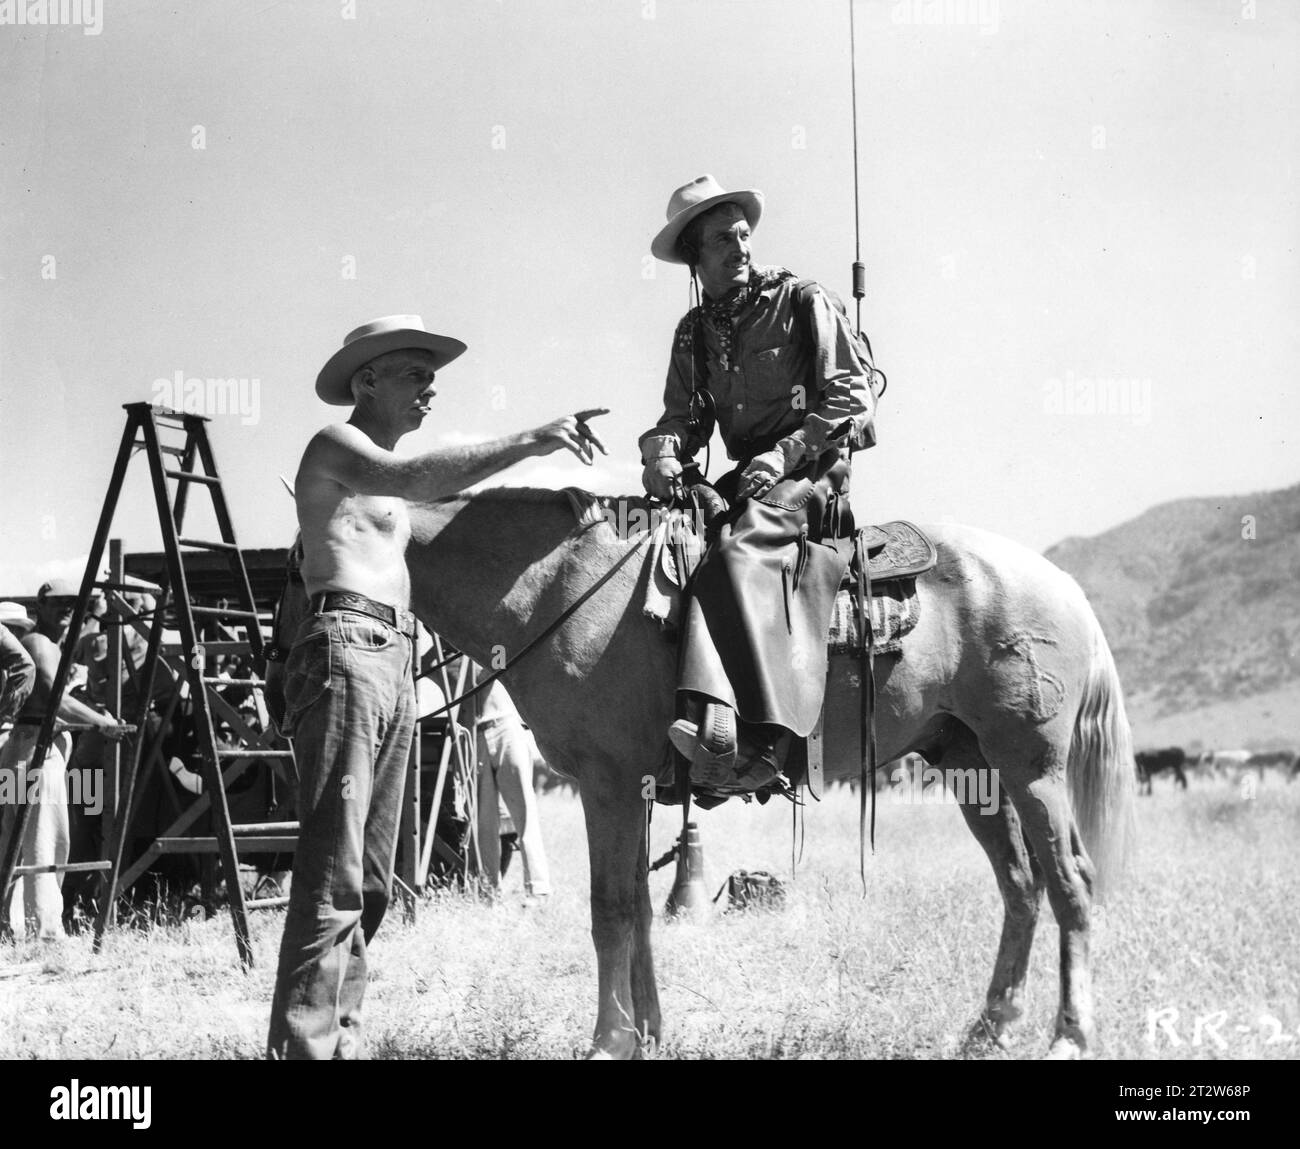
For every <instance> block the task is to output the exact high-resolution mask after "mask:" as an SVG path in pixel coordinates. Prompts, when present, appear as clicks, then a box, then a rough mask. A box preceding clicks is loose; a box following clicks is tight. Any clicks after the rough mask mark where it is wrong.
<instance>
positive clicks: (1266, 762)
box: [1246, 750, 1296, 782]
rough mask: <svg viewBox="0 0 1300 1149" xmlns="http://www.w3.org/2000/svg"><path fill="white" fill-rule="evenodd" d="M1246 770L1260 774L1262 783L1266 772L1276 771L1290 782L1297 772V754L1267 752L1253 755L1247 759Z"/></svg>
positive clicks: (1289, 751) (1281, 751)
mask: <svg viewBox="0 0 1300 1149" xmlns="http://www.w3.org/2000/svg"><path fill="white" fill-rule="evenodd" d="M1246 769H1247V770H1254V771H1256V772H1257V773H1258V774H1259V778H1260V781H1261V782H1262V781H1263V780H1264V771H1265V770H1266V769H1267V770H1276V771H1277V772H1278V773H1279V774H1281V775H1282V776H1283V777H1284V778H1286V779H1288V780H1290V779H1291V778H1293V777H1294V776H1295V772H1296V752H1295V751H1294V750H1265V751H1264V752H1263V753H1260V754H1252V755H1251V756H1250V757H1249V758H1247V759H1246Z"/></svg>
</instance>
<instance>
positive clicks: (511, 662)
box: [425, 531, 653, 718]
mask: <svg viewBox="0 0 1300 1149" xmlns="http://www.w3.org/2000/svg"><path fill="white" fill-rule="evenodd" d="M652 533H653V532H650V531H647V532H646V533H645V534H643V535H642V536H641V537H640V538H639V539H637V541H636V543H635V544H634V545H632V546H631V547H629V548H628V549H627V552H626V553H625V554H624V555H623V557H622V558H620V559H619V560H618V561H617V562H616V563H615V564H614V565H613V566H611V567H610V568H609V570H607V571H606V572H605V573H604V574H603V575H601V576H600V578H598V579H597V580H596V581H595V582H594V583H592V584H591V586H589V587H588V588H587V589H586V590H585V591H583V592H582V594H580V595H579V596H578V597H577V598H576V599H574V600H573V602H571V603H570V604H569V605H568V606H567V607H565V608H564V610H562V611H561V612H560V614H559V616H558V617H557V618H555V619H554V620H553V621H552V622H551V623H550V625H549V626H547V627H546V629H545V630H543V631H541V633H539V634H537V635H534V636H533V637H532V638H530V639H529V640H528V641H527V642H526V643H524V645H523V646H522V647H520V648H519V651H518V652H517V653H516V654H515V655H514V656H513V657H512V658H508V659H506V662H505V665H504V666H502V667H501V668H500V669H499V670H494V671H493V672H492V673H491V674H489V675H488V676H487V677H486V678H483V679H481V680H480V681H479V683H478V685H477V686H475V687H474V688H473V689H472V690H467V691H465V693H464V694H462V695H461V696H460V697H459V698H453V699H452V700H451V701H450V702H448V703H446V704H445V705H443V706H440V707H439V708H438V709H437V710H432V711H430V712H429V713H428V714H426V715H425V717H426V718H432V717H433V716H434V715H436V714H443V713H445V712H447V711H448V710H450V709H451V708H452V707H453V706H459V705H460V704H461V703H462V702H464V701H466V700H467V699H470V698H473V697H474V695H476V694H478V693H479V692H480V691H481V690H483V689H484V688H486V687H488V686H491V685H492V683H494V682H495V681H496V680H497V679H498V678H500V677H501V676H502V675H503V674H505V672H506V671H507V670H510V669H511V668H512V667H514V666H516V665H518V663H519V662H520V660H521V659H523V658H524V656H525V655H527V654H529V653H530V652H532V651H533V650H534V649H536V647H537V646H539V645H540V644H541V643H543V642H545V641H546V639H548V638H550V637H551V635H553V634H554V633H555V632H556V631H557V630H559V629H560V627H562V626H563V625H564V624H565V623H566V622H568V621H569V619H571V618H572V617H573V616H574V615H575V614H576V613H577V611H578V609H579V608H580V607H581V606H582V605H583V604H584V603H585V602H586V601H587V600H588V599H589V598H591V597H592V596H593V595H594V594H595V593H596V592H597V591H598V590H600V588H601V587H603V586H604V585H605V584H606V583H607V582H609V580H610V579H612V578H613V577H614V575H615V574H617V573H618V571H619V570H620V569H621V568H622V566H623V564H624V563H626V562H627V560H628V559H630V558H631V557H632V556H633V555H634V554H636V552H637V551H639V550H640V549H641V544H642V543H644V542H646V541H647V540H648V539H649V538H650V536H651V534H652Z"/></svg>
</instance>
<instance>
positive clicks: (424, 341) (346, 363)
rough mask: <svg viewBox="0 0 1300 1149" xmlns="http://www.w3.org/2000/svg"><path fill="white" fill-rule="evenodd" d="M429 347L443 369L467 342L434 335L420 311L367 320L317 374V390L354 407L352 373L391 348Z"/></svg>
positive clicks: (322, 395) (334, 401)
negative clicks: (428, 328)
mask: <svg viewBox="0 0 1300 1149" xmlns="http://www.w3.org/2000/svg"><path fill="white" fill-rule="evenodd" d="M411 350H419V351H428V352H430V353H431V354H432V355H433V357H434V365H433V369H434V370H435V371H440V370H442V368H444V367H445V366H447V364H448V363H450V362H451V361H452V360H453V359H455V358H456V357H457V356H459V355H463V354H464V353H465V344H463V343H462V342H461V341H460V340H459V339H452V338H451V337H450V336H448V335H434V334H433V332H431V331H426V330H425V329H424V320H423V319H421V318H420V317H419V316H418V315H385V316H384V317H383V318H382V319H373V320H371V321H370V322H369V323H363V324H362V325H361V326H360V327H358V328H357V329H356V330H355V331H350V332H348V334H347V336H346V337H345V338H344V340H343V346H342V347H341V348H339V350H337V351H336V352H334V354H333V355H331V356H330V358H329V362H328V363H326V364H325V366H324V367H322V368H321V369H320V374H319V375H317V376H316V394H317V395H318V396H320V398H321V399H323V400H324V401H325V402H326V403H330V404H333V405H334V406H336V407H350V406H352V404H353V403H354V402H355V400H354V399H353V397H352V376H353V375H355V374H356V373H357V371H358V370H360V369H361V368H362V367H364V366H365V365H366V364H367V363H369V362H370V361H371V360H372V359H377V358H378V357H379V356H380V355H387V354H388V352H390V351H411Z"/></svg>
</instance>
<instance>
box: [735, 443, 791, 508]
mask: <svg viewBox="0 0 1300 1149" xmlns="http://www.w3.org/2000/svg"><path fill="white" fill-rule="evenodd" d="M783 478H785V454H784V452H782V451H781V450H780V449H779V448H774V449H773V450H771V451H764V452H763V453H762V454H761V455H755V456H754V457H753V458H752V459H751V460H750V461H749V466H747V467H746V468H745V469H744V470H743V471H742V472H741V473H740V483H739V484H738V485H737V488H736V494H737V495H739V496H740V497H741V498H742V499H752V498H755V497H757V496H759V495H763V494H766V493H767V492H768V491H770V490H771V489H772V487H773V486H774V485H775V484H776V483H778V482H779V481H780V480H781V479H783Z"/></svg>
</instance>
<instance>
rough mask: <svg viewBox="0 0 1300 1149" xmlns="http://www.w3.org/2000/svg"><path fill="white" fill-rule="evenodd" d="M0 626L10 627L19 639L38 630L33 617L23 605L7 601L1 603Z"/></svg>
mask: <svg viewBox="0 0 1300 1149" xmlns="http://www.w3.org/2000/svg"><path fill="white" fill-rule="evenodd" d="M0 625H3V626H6V627H8V628H9V629H10V630H11V631H13V633H14V634H16V635H17V636H18V637H19V638H22V636H23V635H25V634H26V633H27V632H28V631H31V630H35V629H36V623H34V622H33V621H32V620H31V616H30V615H28V613H27V611H26V610H24V609H23V607H22V605H21V604H20V603H16V602H9V601H7V600H6V601H5V602H0Z"/></svg>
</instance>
